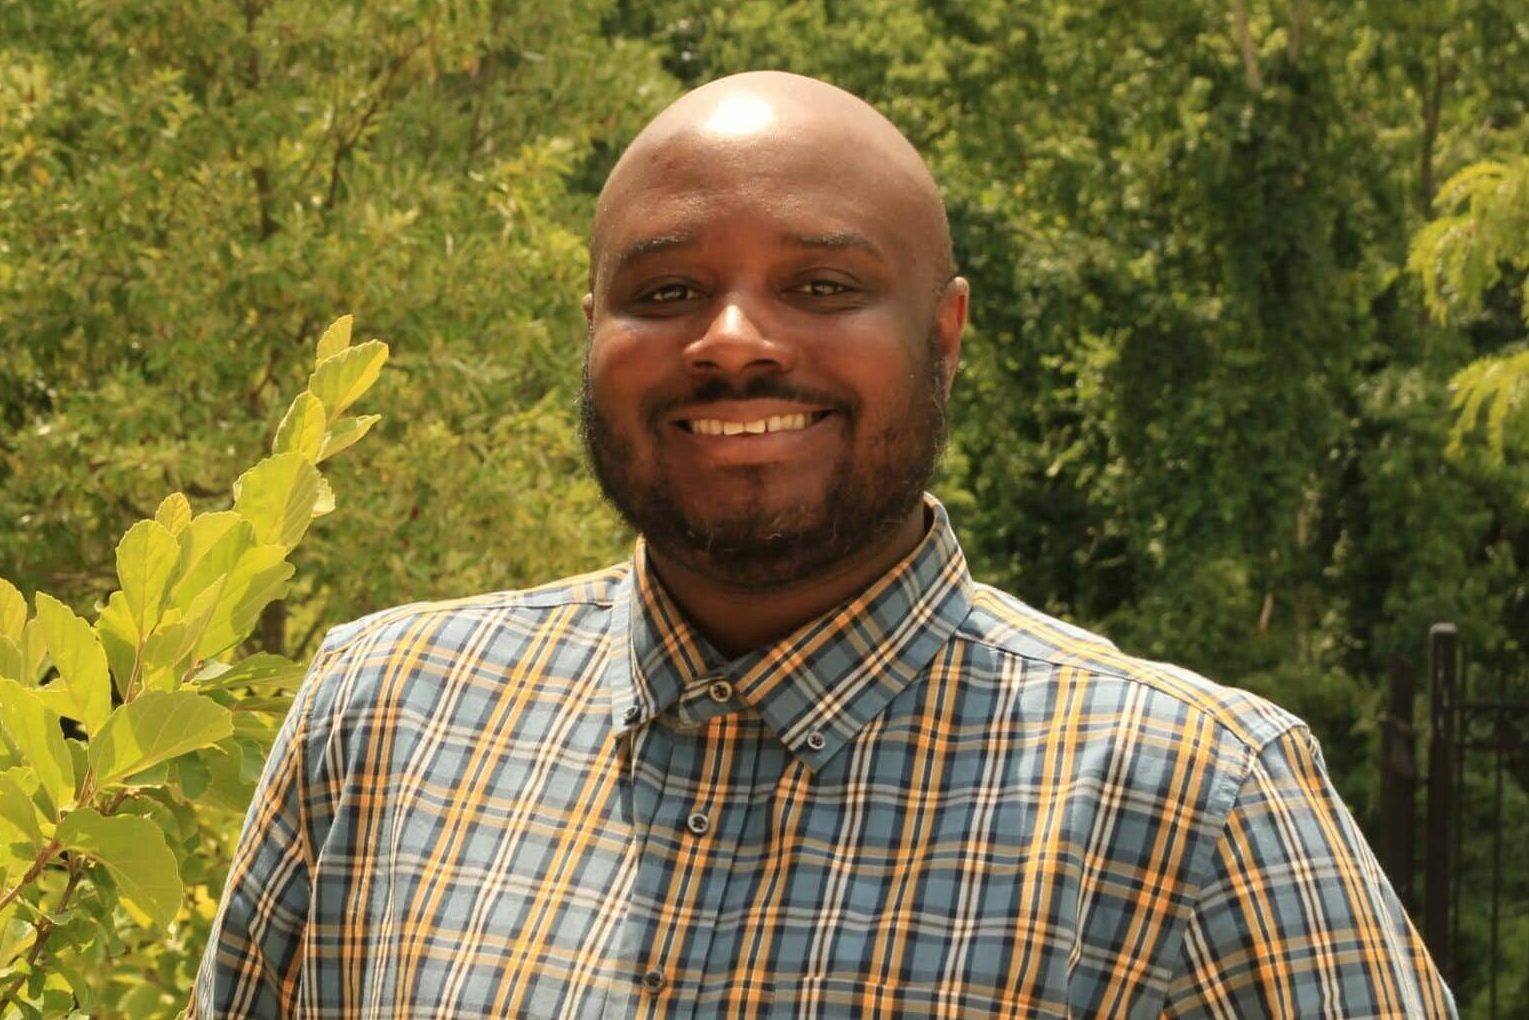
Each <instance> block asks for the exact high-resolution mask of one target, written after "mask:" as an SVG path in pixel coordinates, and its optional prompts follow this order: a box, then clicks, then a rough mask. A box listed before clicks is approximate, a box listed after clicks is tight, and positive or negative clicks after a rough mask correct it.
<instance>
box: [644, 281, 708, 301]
mask: <svg viewBox="0 0 1529 1020" xmlns="http://www.w3.org/2000/svg"><path fill="white" fill-rule="evenodd" d="M696 296H697V291H696V289H695V288H694V287H692V286H690V285H689V284H688V283H664V284H660V285H659V286H657V287H654V288H653V289H652V290H648V291H645V292H643V294H642V295H641V296H640V297H639V299H638V300H640V301H642V302H644V303H646V304H652V305H669V304H674V303H675V302H676V301H689V300H690V299H691V298H693V297H696Z"/></svg>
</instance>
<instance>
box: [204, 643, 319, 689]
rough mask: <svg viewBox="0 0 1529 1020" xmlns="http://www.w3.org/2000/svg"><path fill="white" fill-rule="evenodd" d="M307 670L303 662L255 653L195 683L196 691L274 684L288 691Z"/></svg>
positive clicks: (299, 680)
mask: <svg viewBox="0 0 1529 1020" xmlns="http://www.w3.org/2000/svg"><path fill="white" fill-rule="evenodd" d="M307 672H308V666H307V664H306V663H301V662H294V661H292V660H291V659H288V658H286V657H285V656H281V655H272V654H271V653H270V652H256V653H255V654H254V655H251V656H248V657H246V658H245V659H243V660H242V661H240V662H239V663H237V664H235V665H234V666H233V667H232V668H230V669H226V670H223V671H222V672H220V673H217V674H216V675H214V676H211V677H209V678H207V679H206V680H199V681H198V682H197V684H196V686H197V688H198V689H199V690H204V691H221V690H227V689H229V688H231V687H267V686H272V687H276V688H277V689H278V690H291V689H293V688H295V687H296V686H297V685H298V684H299V683H301V682H302V679H303V677H304V676H305V675H306V674H307Z"/></svg>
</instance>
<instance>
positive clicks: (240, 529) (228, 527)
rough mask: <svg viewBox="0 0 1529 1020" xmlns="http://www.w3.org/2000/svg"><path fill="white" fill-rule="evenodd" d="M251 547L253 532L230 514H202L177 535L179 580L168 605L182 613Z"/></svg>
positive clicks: (248, 524)
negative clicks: (178, 538) (179, 550)
mask: <svg viewBox="0 0 1529 1020" xmlns="http://www.w3.org/2000/svg"><path fill="white" fill-rule="evenodd" d="M254 544H255V529H254V526H253V525H251V524H250V522H249V521H247V520H245V519H244V518H243V517H242V516H240V515H239V514H236V513H234V512H233V511H232V510H225V511H222V512H221V513H213V514H202V515H201V516H200V517H197V518H195V519H194V520H192V522H191V524H190V526H189V527H187V528H186V530H185V531H182V532H181V535H180V547H181V552H180V562H179V564H178V566H177V567H176V572H177V574H178V576H179V577H180V580H178V581H177V582H176V583H175V587H174V588H173V589H172V590H171V592H170V603H171V605H174V606H175V607H176V608H178V609H180V610H181V611H182V612H185V611H187V610H189V609H190V608H191V603H192V602H193V601H194V600H195V599H196V597H197V596H198V595H200V594H201V593H202V592H203V591H205V590H206V589H207V588H208V586H210V585H212V584H214V583H215V582H216V581H217V580H218V579H219V578H221V577H223V576H225V575H227V574H229V573H231V572H232V571H233V569H234V567H236V566H237V565H238V563H239V560H240V558H241V557H242V556H243V555H244V554H245V553H246V552H248V551H249V549H250V548H251V547H252V546H253V545H254Z"/></svg>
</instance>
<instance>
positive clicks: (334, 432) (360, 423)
mask: <svg viewBox="0 0 1529 1020" xmlns="http://www.w3.org/2000/svg"><path fill="white" fill-rule="evenodd" d="M381 420H382V415H380V414H358V415H356V416H355V417H354V418H341V419H340V420H339V421H337V422H335V423H334V424H333V425H331V426H329V431H328V432H326V433H325V434H324V443H323V446H322V447H320V449H319V456H318V463H323V462H324V461H326V460H328V459H329V458H330V457H333V456H334V455H335V454H337V453H339V452H340V451H341V450H346V449H349V448H350V447H352V446H354V445H355V444H356V443H358V442H360V441H361V438H362V437H363V436H365V435H366V434H367V433H368V432H370V431H371V430H372V426H373V425H375V424H377V423H378V422H379V421H381Z"/></svg>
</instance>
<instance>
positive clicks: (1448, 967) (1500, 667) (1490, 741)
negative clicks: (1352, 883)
mask: <svg viewBox="0 0 1529 1020" xmlns="http://www.w3.org/2000/svg"><path fill="white" fill-rule="evenodd" d="M1510 673H1511V670H1510V669H1509V668H1507V667H1506V666H1505V665H1504V664H1503V663H1495V662H1486V661H1483V662H1478V663H1474V664H1473V663H1470V662H1468V660H1467V657H1466V655H1465V649H1464V646H1463V644H1462V642H1461V640H1460V635H1459V631H1458V630H1457V628H1456V627H1455V626H1454V625H1453V624H1448V623H1441V624H1435V625H1434V626H1433V627H1432V628H1431V629H1430V631H1429V634H1428V706H1429V708H1428V724H1427V741H1426V752H1427V753H1426V759H1425V762H1424V763H1423V767H1420V762H1419V760H1418V756H1417V751H1418V743H1419V741H1418V739H1417V733H1416V731H1415V728H1414V723H1413V708H1414V704H1415V700H1416V693H1417V692H1416V684H1415V673H1414V670H1413V669H1412V667H1411V664H1410V663H1407V662H1405V661H1398V662H1397V663H1395V664H1394V666H1393V669H1392V672H1391V678H1390V696H1389V698H1388V705H1387V713H1386V716H1385V718H1384V720H1383V726H1382V730H1381V805H1380V807H1381V814H1380V829H1379V833H1378V838H1377V849H1378V851H1379V856H1380V859H1381V864H1382V866H1383V867H1384V868H1385V869H1386V872H1387V874H1388V875H1389V876H1390V878H1391V881H1392V883H1393V885H1394V886H1395V887H1396V889H1397V892H1398V893H1399V894H1400V896H1401V898H1402V901H1403V903H1404V904H1406V906H1407V908H1408V910H1409V911H1410V912H1411V913H1412V915H1413V917H1414V919H1416V920H1417V921H1418V922H1419V927H1420V929H1421V930H1422V933H1423V939H1424V941H1425V942H1427V944H1428V948H1429V951H1430V952H1431V953H1432V954H1433V957H1434V960H1435V962H1436V963H1437V964H1438V965H1439V968H1440V970H1441V971H1442V973H1443V974H1444V977H1445V980H1446V981H1448V982H1449V984H1450V987H1451V988H1453V989H1454V990H1455V993H1456V996H1457V998H1458V999H1459V1000H1460V1001H1461V1003H1462V1005H1464V1004H1465V1003H1471V1004H1472V1006H1473V1007H1474V1008H1473V1009H1472V1010H1471V1013H1473V1014H1474V1015H1475V1016H1484V1017H1489V1018H1492V1020H1497V1018H1504V1020H1506V1018H1507V1017H1509V1016H1524V1015H1529V1014H1525V1013H1524V1012H1522V1011H1523V1010H1524V1009H1526V1008H1529V1001H1526V999H1525V995H1526V993H1529V989H1526V988H1525V987H1523V984H1524V982H1525V981H1526V980H1529V949H1525V948H1524V938H1523V934H1524V925H1525V924H1529V845H1510V843H1513V842H1515V841H1517V840H1519V839H1523V838H1525V837H1529V818H1526V817H1525V815H1526V813H1529V811H1526V803H1529V802H1526V799H1525V794H1526V790H1529V783H1526V777H1529V694H1526V692H1525V690H1524V686H1523V685H1522V684H1521V683H1515V682H1513V677H1512V676H1510ZM1419 793H1422V794H1423V795H1424V797H1425V804H1424V819H1423V826H1422V831H1421V833H1420V832H1419V827H1418V818H1417V798H1418V795H1419ZM1420 836H1421V838H1419V837H1420ZM1419 871H1421V877H1422V902H1421V903H1419V902H1418V900H1417V894H1416V882H1415V879H1416V878H1417V875H1418V872H1419ZM1515 947H1517V948H1515ZM1520 954H1522V955H1524V957H1525V958H1524V959H1514V957H1516V956H1518V955H1520ZM1509 976H1511V980H1512V981H1513V982H1514V984H1512V985H1511V986H1510V985H1509Z"/></svg>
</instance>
